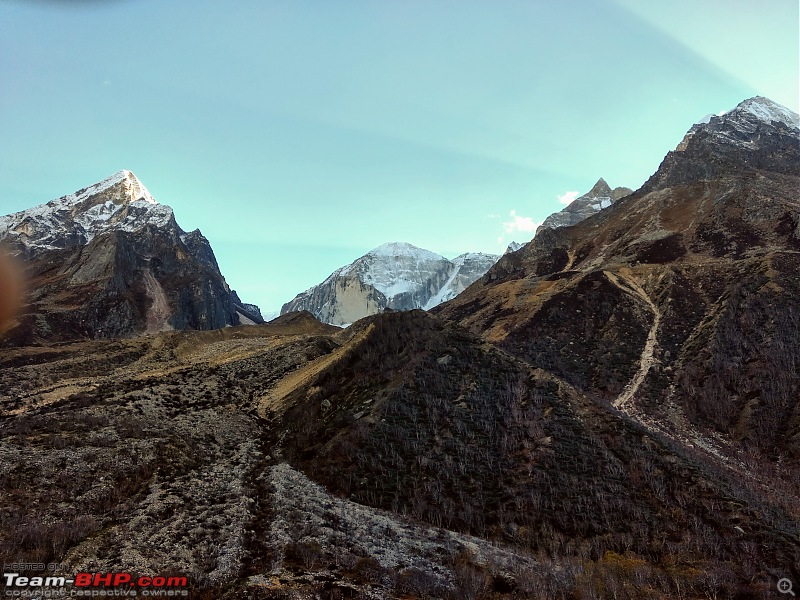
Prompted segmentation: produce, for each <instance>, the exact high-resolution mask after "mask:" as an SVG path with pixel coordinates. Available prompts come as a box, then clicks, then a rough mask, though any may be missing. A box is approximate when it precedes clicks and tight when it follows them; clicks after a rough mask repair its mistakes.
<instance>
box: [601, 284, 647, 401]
mask: <svg viewBox="0 0 800 600" xmlns="http://www.w3.org/2000/svg"><path fill="white" fill-rule="evenodd" d="M603 274H604V275H605V276H606V277H608V280H609V281H610V282H611V283H613V284H614V285H615V286H617V287H618V288H619V289H621V290H622V291H623V292H625V293H626V294H629V295H631V296H636V297H637V298H639V299H641V300H642V301H644V302H645V304H647V306H649V307H650V310H651V311H653V325H652V326H651V327H650V331H649V332H648V334H647V341H646V342H645V344H644V348H643V349H642V356H641V357H640V359H639V370H638V371H637V372H636V375H634V376H633V379H631V380H630V381H629V382H628V384H627V385H626V386H625V389H624V390H622V393H621V394H620V395H619V396H617V398H616V399H615V400H614V401H613V402H612V403H611V404H612V405H613V406H614V408H619V409H621V410H623V409H625V407H626V406H627V405H628V404H629V403H630V402H631V400H632V399H633V397H634V395H635V394H636V392H637V391H638V390H639V386H641V385H642V383H643V382H644V380H645V378H646V377H647V373H648V371H650V367H651V366H652V365H653V362H654V359H653V351H654V350H655V347H656V341H657V337H658V327H659V325H660V324H661V311H660V310H658V307H657V306H656V305H655V304H653V301H652V300H650V296H648V295H647V292H645V291H644V290H643V289H642V288H641V286H639V284H638V283H636V282H635V281H634V280H632V279H629V278H627V277H624V276H623V275H622V274H621V273H620V274H614V273H612V272H611V271H603Z"/></svg>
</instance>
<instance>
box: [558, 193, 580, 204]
mask: <svg viewBox="0 0 800 600" xmlns="http://www.w3.org/2000/svg"><path fill="white" fill-rule="evenodd" d="M580 195H581V193H580V192H564V193H563V194H561V195H560V196H558V201H559V202H561V204H564V205H566V204H569V203H570V202H572V201H573V200H575V198H577V197H578V196H580Z"/></svg>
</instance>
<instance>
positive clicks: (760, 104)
mask: <svg viewBox="0 0 800 600" xmlns="http://www.w3.org/2000/svg"><path fill="white" fill-rule="evenodd" d="M742 113H748V114H749V115H752V116H753V117H755V118H756V119H758V120H760V121H763V122H765V123H773V122H777V123H783V124H785V125H788V126H789V127H792V128H794V129H800V115H798V114H797V113H796V112H794V111H793V110H790V109H788V108H786V107H785V106H783V105H782V104H778V103H777V102H773V101H772V100H770V99H769V98H764V97H763V96H755V97H754V98H748V99H747V100H744V101H743V102H740V103H739V104H738V105H737V106H736V108H734V109H733V110H732V111H731V112H729V113H725V114H723V115H721V117H723V118H724V117H726V116H727V117H729V118H731V117H734V116H738V115H739V114H742Z"/></svg>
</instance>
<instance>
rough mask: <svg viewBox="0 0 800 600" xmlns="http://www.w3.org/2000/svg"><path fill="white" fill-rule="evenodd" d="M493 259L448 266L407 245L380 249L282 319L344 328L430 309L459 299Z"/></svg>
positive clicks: (291, 305) (292, 305) (472, 256)
mask: <svg viewBox="0 0 800 600" xmlns="http://www.w3.org/2000/svg"><path fill="white" fill-rule="evenodd" d="M497 258H498V257H497V256H494V255H491V254H482V253H475V252H470V253H466V254H462V255H460V256H457V257H456V258H454V259H453V260H448V259H446V258H445V257H444V256H440V255H438V254H435V253H433V252H429V251H428V250H423V249H421V248H417V247H416V246H412V245H411V244H406V243H400V242H392V243H387V244H383V245H382V246H379V247H378V248H375V249H374V250H372V251H371V252H369V253H367V254H365V255H364V256H362V257H361V258H359V259H357V260H356V261H354V262H353V263H351V264H349V265H347V266H344V267H342V268H340V269H337V270H336V271H334V272H333V273H332V274H331V275H330V276H329V277H328V278H327V279H325V281H323V282H322V283H320V284H319V285H316V286H314V287H312V288H309V289H308V290H306V291H305V292H303V293H301V294H298V295H297V296H296V297H295V298H294V299H293V300H292V301H291V302H287V303H286V304H284V305H283V308H282V309H281V314H286V313H288V312H293V311H298V310H308V311H310V312H311V313H312V314H314V315H315V316H316V317H317V318H318V319H319V320H321V321H323V322H325V323H329V324H331V325H349V324H350V323H353V322H355V321H357V320H358V319H361V318H362V317H366V316H368V315H373V314H376V313H379V312H382V311H384V310H386V309H391V310H411V309H414V308H424V309H430V308H433V307H434V306H436V305H438V304H440V303H442V302H444V301H446V300H449V299H451V298H454V297H455V296H456V295H458V294H459V293H460V292H461V291H462V290H464V289H465V288H466V287H467V286H468V285H469V284H471V283H472V282H473V281H475V280H476V279H478V278H479V277H480V276H481V275H483V274H484V273H485V272H486V271H487V270H488V269H489V267H491V266H492V265H493V264H494V263H495V261H497Z"/></svg>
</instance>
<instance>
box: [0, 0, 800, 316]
mask: <svg viewBox="0 0 800 600" xmlns="http://www.w3.org/2000/svg"><path fill="white" fill-rule="evenodd" d="M799 30H800V25H798V3H797V1H796V0H770V1H769V2H754V1H752V0H750V1H744V0H738V1H737V0H725V1H722V0H671V1H670V2H664V1H663V0H658V1H656V0H652V1H650V0H615V1H611V0H583V1H579V0H572V1H571V2H557V1H556V0H552V1H549V0H548V1H544V0H539V1H535V0H529V1H513V0H507V1H502V2H496V1H490V0H481V1H469V0H459V1H454V0H453V1H443V0H442V1H436V0H433V1H431V0H425V1H422V0H418V1H417V0H403V1H400V0H384V1H377V0H373V1H366V0H365V1H350V0H342V1H337V2H323V1H322V0H317V1H314V2H310V1H302V0H301V1H296V0H295V1H289V0H282V1H267V0H258V1H247V0H241V1H238V2H218V1H217V2H210V1H208V0H191V1H188V0H186V1H182V0H172V1H169V2H165V1H164V0H117V1H105V2H103V1H100V0H97V1H85V0H84V1H80V0H64V1H62V2H57V1H52V0H51V1H46V0H39V1H27V2H26V1H22V0H0V214H5V213H9V212H13V211H17V210H22V209H24V208H27V207H29V206H32V205H35V204H40V203H42V202H46V201H47V200H50V199H52V198H55V197H58V196H61V195H63V194H67V193H70V192H72V191H75V190H76V189H78V188H82V187H84V186H86V185H88V184H91V183H93V182H95V181H98V180H100V179H102V178H104V177H106V176H108V175H110V174H111V173H114V172H115V171H118V170H120V169H123V168H125V169H130V170H132V171H133V172H134V173H136V175H137V176H138V177H139V178H140V179H141V180H142V182H143V183H144V184H145V185H146V186H147V187H148V188H149V189H150V191H151V192H152V194H153V195H154V196H155V198H156V199H157V200H159V201H160V202H163V203H165V204H169V205H170V206H172V207H173V208H174V209H175V213H176V218H177V220H178V223H179V224H180V225H181V226H182V227H183V228H184V229H186V230H187V231H188V230H191V229H194V228H197V227H199V228H200V229H201V230H202V231H203V233H204V234H205V235H206V237H208V238H209V240H210V241H211V244H212V246H213V248H214V250H215V252H216V255H217V259H218V261H219V263H220V266H221V268H222V271H223V273H224V274H225V276H226V278H227V280H228V282H229V283H230V284H231V286H232V287H234V288H235V289H237V290H238V291H239V292H240V295H241V296H242V298H243V299H244V300H245V301H250V302H256V303H258V304H260V305H261V307H262V309H264V310H275V309H278V308H280V305H281V304H282V303H283V302H286V301H288V300H290V299H291V298H292V297H293V296H294V295H295V294H296V293H298V292H300V291H302V290H304V289H306V288H307V287H309V286H311V285H313V284H315V283H318V282H319V281H321V280H322V279H324V278H325V277H326V276H327V275H328V274H329V273H330V272H331V271H333V270H334V269H335V268H337V267H339V266H341V265H343V264H346V263H348V262H350V261H352V260H354V259H355V258H357V257H358V256H360V255H362V254H364V253H365V252H367V251H368V250H370V249H371V248H373V247H375V246H377V245H379V244H381V243H383V242H387V241H408V242H411V243H413V244H416V245H418V246H421V247H424V248H427V249H430V250H433V251H436V252H440V253H442V254H444V255H446V256H449V257H453V256H455V255H456V254H460V253H462V252H466V251H485V252H495V253H501V252H502V251H503V249H504V248H505V246H506V244H507V243H508V242H509V241H511V240H512V239H514V240H517V241H527V240H529V239H530V238H531V236H532V232H529V231H520V230H519V229H516V230H515V229H513V227H512V226H510V225H508V223H511V222H513V221H514V218H513V217H512V216H511V213H512V211H514V215H516V216H517V217H521V219H520V220H519V221H518V223H519V224H522V225H524V224H525V223H527V222H534V223H535V222H541V221H542V220H544V218H545V217H546V216H547V215H548V214H550V213H551V212H553V211H556V210H559V209H560V208H562V207H563V206H562V205H561V204H559V202H558V196H560V195H562V194H564V193H565V192H567V191H580V192H584V191H587V190H588V189H589V188H590V187H591V185H592V184H593V183H594V182H595V181H596V180H597V178H598V177H601V176H602V177H604V178H605V179H606V180H607V181H608V182H609V183H610V184H611V185H612V186H618V185H626V186H629V187H632V188H636V187H638V186H640V185H641V184H642V183H643V182H644V181H645V180H646V179H647V177H648V176H649V175H650V174H652V173H653V172H654V171H655V170H656V168H657V167H658V165H659V163H660V161H661V159H662V158H663V156H664V154H665V153H666V152H667V151H668V150H670V149H672V148H674V146H675V145H676V144H677V143H678V142H679V141H680V139H681V138H682V136H683V133H684V132H685V131H686V129H688V128H689V126H690V125H691V124H692V123H693V122H694V121H695V120H698V119H700V118H701V117H703V116H704V115H705V114H708V113H711V112H718V111H721V110H724V109H729V108H732V107H733V106H735V105H736V104H737V103H738V102H740V101H741V100H743V99H745V98H747V97H750V96H754V95H757V94H760V95H764V96H768V97H770V98H772V99H773V100H775V101H777V102H780V103H782V104H784V105H786V106H788V107H789V108H791V109H792V110H795V111H797V110H798V85H799V84H798V31H799ZM525 218H527V219H528V221H526V220H525ZM504 224H505V225H504ZM509 228H511V229H512V230H511V231H508V229H509Z"/></svg>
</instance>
